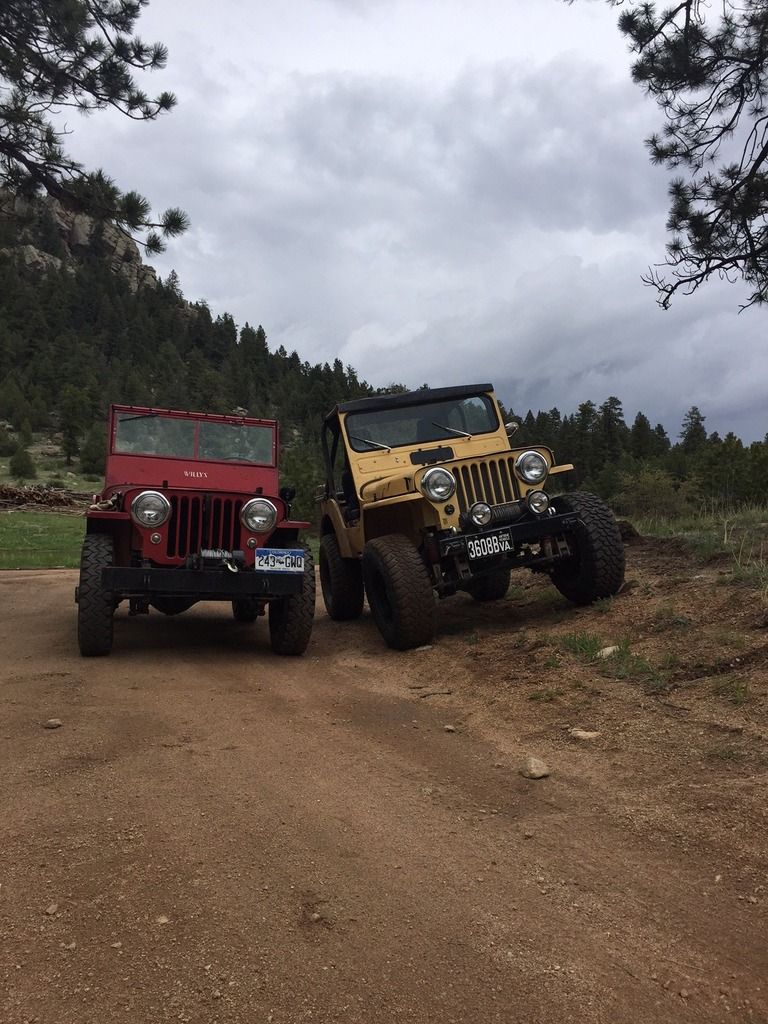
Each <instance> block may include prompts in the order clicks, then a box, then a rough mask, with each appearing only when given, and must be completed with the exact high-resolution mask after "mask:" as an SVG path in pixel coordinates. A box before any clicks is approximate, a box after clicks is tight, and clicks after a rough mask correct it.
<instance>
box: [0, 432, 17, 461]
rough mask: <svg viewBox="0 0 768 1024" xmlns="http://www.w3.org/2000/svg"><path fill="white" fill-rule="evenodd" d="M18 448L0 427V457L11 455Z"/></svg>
mask: <svg viewBox="0 0 768 1024" xmlns="http://www.w3.org/2000/svg"><path fill="white" fill-rule="evenodd" d="M18 447H19V446H18V444H17V443H16V441H14V439H13V438H12V437H11V435H10V434H9V433H8V431H7V430H6V429H5V427H0V455H13V453H14V452H15V451H16V449H17V448H18Z"/></svg>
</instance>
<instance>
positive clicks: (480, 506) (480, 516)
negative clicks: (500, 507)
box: [469, 501, 491, 526]
mask: <svg viewBox="0 0 768 1024" xmlns="http://www.w3.org/2000/svg"><path fill="white" fill-rule="evenodd" d="M469 518H470V519H471V520H472V522H473V523H474V524H475V526H487V525H488V523H490V521H491V506H490V505H489V504H488V503H487V502H485V501H476V502H475V504H474V505H473V506H472V508H471V509H470V510H469Z"/></svg>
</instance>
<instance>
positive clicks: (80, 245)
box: [0, 190, 157, 291]
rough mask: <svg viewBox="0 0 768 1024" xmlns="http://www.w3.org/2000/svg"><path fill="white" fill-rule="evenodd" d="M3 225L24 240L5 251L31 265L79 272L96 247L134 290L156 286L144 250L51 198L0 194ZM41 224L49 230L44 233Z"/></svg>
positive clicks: (1, 250) (112, 228)
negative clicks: (146, 263) (29, 198)
mask: <svg viewBox="0 0 768 1024" xmlns="http://www.w3.org/2000/svg"><path fill="white" fill-rule="evenodd" d="M0 223H4V224H5V225H6V226H10V227H11V228H12V229H13V230H14V233H15V234H16V236H17V239H18V241H14V242H12V243H11V244H7V243H6V244H5V245H4V246H3V247H2V248H0V253H4V254H6V255H13V256H16V257H17V258H18V259H20V260H22V261H23V262H24V263H25V264H26V265H27V266H28V267H31V268H34V269H39V270H47V269H50V268H54V269H61V268H62V267H63V268H64V269H67V270H71V271H74V269H75V267H76V266H77V264H78V262H79V261H80V260H81V259H82V258H83V256H84V255H85V254H86V253H88V252H90V251H91V250H92V248H93V247H94V246H97V245H98V249H99V251H100V252H101V254H102V255H103V258H104V259H105V260H107V262H108V263H109V264H110V266H111V267H112V270H113V271H114V272H115V273H116V274H120V275H121V277H124V278H125V279H126V280H127V282H128V285H129V287H130V288H131V290H132V291H137V290H138V289H139V288H141V287H151V288H154V287H155V286H156V285H157V274H156V273H155V270H154V268H153V267H148V266H146V265H145V264H144V263H143V262H142V259H141V253H140V251H139V247H138V246H137V245H136V243H135V242H134V241H133V239H132V238H130V237H129V236H128V235H126V234H125V233H124V232H122V231H121V230H120V229H119V228H117V227H115V225H114V224H111V223H109V222H100V221H96V220H94V219H93V218H92V217H89V216H88V215H87V214H84V213H76V212H75V211H73V210H70V209H68V208H67V207H65V206H63V205H62V204H61V203H60V202H59V201H58V200H57V199H52V198H51V197H50V196H47V197H42V198H39V199H33V200H28V199H23V198H21V197H20V196H12V195H10V194H9V193H8V192H5V191H3V190H0ZM41 225H44V226H45V227H46V228H47V231H42V230H41Z"/></svg>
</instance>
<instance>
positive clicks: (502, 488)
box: [453, 457, 518, 512]
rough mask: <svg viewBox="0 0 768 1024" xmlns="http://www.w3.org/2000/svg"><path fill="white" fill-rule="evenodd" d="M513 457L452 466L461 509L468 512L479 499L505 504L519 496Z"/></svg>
mask: <svg viewBox="0 0 768 1024" xmlns="http://www.w3.org/2000/svg"><path fill="white" fill-rule="evenodd" d="M514 461H515V460H514V458H512V457H506V458H498V459H483V460H479V461H478V462H472V463H469V464H465V465H462V466H456V467H454V469H453V476H454V478H455V480H456V499H457V501H458V503H459V510H460V511H461V512H466V511H467V509H468V508H469V507H470V506H471V505H474V503H475V502H476V501H487V502H488V504H489V505H502V504H504V503H505V502H508V501H515V500H516V499H517V496H518V494H517V487H516V486H515V482H514V481H515V478H514V470H513V467H514Z"/></svg>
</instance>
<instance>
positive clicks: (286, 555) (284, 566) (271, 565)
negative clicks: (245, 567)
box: [253, 548, 304, 573]
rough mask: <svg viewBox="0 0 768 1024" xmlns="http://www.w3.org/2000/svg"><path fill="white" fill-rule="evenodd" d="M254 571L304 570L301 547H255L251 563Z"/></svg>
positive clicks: (298, 571) (299, 571)
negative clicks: (252, 562) (254, 557)
mask: <svg viewBox="0 0 768 1024" xmlns="http://www.w3.org/2000/svg"><path fill="white" fill-rule="evenodd" d="M253 567H254V569H255V570H256V572H297V573H301V572H304V552H303V551H302V550H301V548H296V549H293V548H257V550H256V560H255V562H254V565H253Z"/></svg>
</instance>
